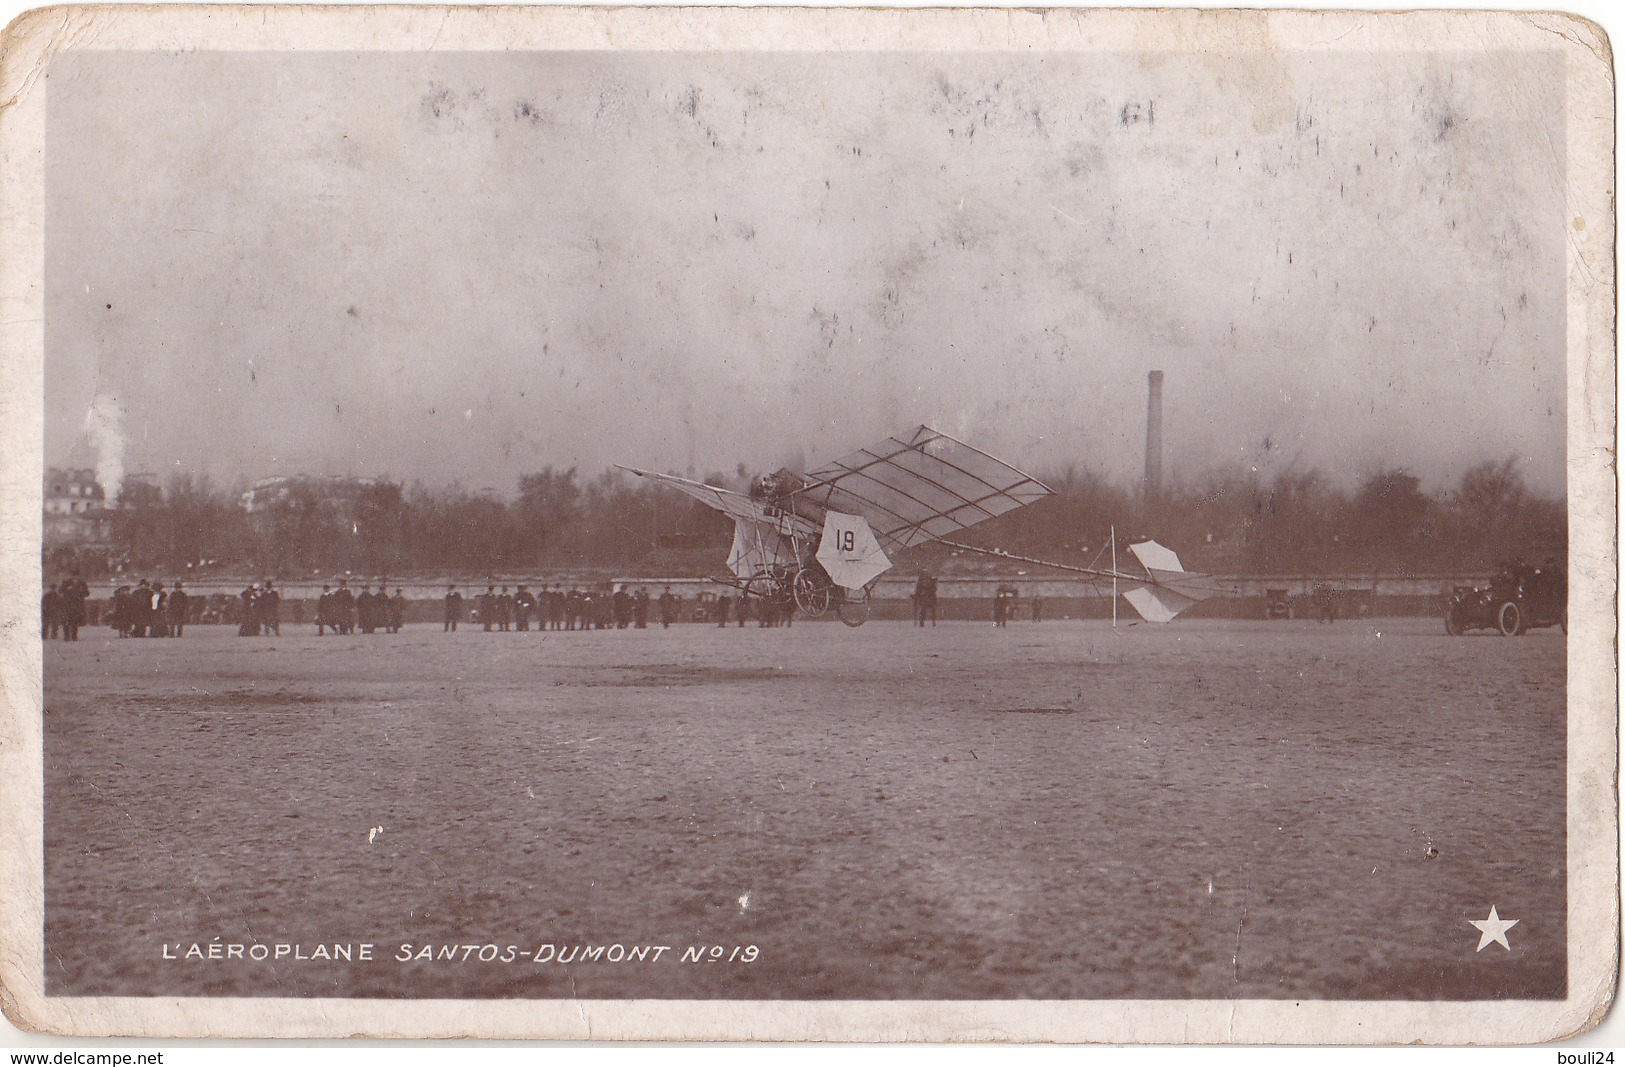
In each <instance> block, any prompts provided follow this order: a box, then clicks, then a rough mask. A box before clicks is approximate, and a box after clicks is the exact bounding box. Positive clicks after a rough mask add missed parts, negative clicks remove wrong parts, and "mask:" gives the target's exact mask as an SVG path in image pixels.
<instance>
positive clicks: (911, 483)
mask: <svg viewBox="0 0 1625 1067" xmlns="http://www.w3.org/2000/svg"><path fill="white" fill-rule="evenodd" d="M1052 492H1053V490H1052V489H1050V487H1049V486H1047V485H1045V484H1044V483H1043V482H1040V481H1039V480H1038V479H1036V478H1033V477H1032V476H1030V475H1028V474H1024V473H1022V472H1021V471H1019V470H1017V469H1016V468H1014V467H1012V466H1010V465H1009V464H1007V463H1005V462H1003V461H1002V460H998V459H994V458H993V457H992V456H990V455H988V454H987V453H986V452H982V451H980V450H978V449H975V448H972V447H971V446H970V445H967V444H965V443H964V442H963V441H956V440H955V439H954V438H952V437H949V436H948V435H947V434H945V433H939V432H938V431H936V430H933V429H931V428H930V427H929V426H920V427H917V428H915V429H914V430H911V431H910V432H908V433H905V434H899V435H898V436H896V437H888V438H886V440H884V441H882V442H880V443H879V444H876V445H871V446H870V447H868V448H863V449H859V450H858V451H856V452H854V453H852V454H851V455H849V456H843V457H842V458H841V459H838V460H836V461H835V462H833V463H829V464H826V465H825V466H823V467H820V468H818V469H817V470H815V471H812V472H811V473H809V474H808V475H807V476H806V486H805V487H804V488H803V489H800V490H798V491H797V493H796V494H795V495H796V496H797V497H798V498H799V499H804V500H808V501H811V502H812V503H814V504H817V505H819V506H820V507H822V508H825V509H827V510H830V511H838V512H844V513H846V514H851V515H861V516H863V517H864V518H865V519H866V520H868V523H869V526H870V528H871V529H872V530H873V531H874V534H875V538H876V539H877V540H878V541H879V542H880V544H881V546H882V547H883V548H885V549H887V550H888V551H889V550H892V549H898V548H908V547H910V546H911V545H917V544H921V543H923V542H926V541H935V540H938V539H940V538H943V537H947V536H950V535H952V534H954V533H957V532H958V531H960V530H963V529H965V528H966V527H967V526H974V525H976V524H977V523H979V522H982V521H983V520H985V519H991V518H993V517H994V516H995V515H1002V514H1004V513H1005V512H1007V511H1013V510H1015V509H1016V508H1019V507H1025V506H1026V505H1028V504H1031V503H1034V502H1036V501H1038V500H1042V499H1043V498H1044V497H1046V496H1049V495H1051V493H1052Z"/></svg>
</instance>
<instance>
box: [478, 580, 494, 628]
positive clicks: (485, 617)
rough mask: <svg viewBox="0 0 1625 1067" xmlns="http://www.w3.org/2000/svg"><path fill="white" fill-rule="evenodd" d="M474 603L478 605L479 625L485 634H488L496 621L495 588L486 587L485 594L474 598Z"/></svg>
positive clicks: (492, 586)
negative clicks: (482, 627) (483, 628)
mask: <svg viewBox="0 0 1625 1067" xmlns="http://www.w3.org/2000/svg"><path fill="white" fill-rule="evenodd" d="M475 603H476V604H477V605H478V610H479V613H480V623H481V624H482V625H483V626H484V627H485V632H486V633H490V632H491V627H492V626H493V625H495V623H496V621H497V619H496V615H497V587H496V586H494V585H488V586H486V587H485V592H483V593H481V594H480V595H479V596H478V597H476V598H475Z"/></svg>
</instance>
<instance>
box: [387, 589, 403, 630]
mask: <svg viewBox="0 0 1625 1067" xmlns="http://www.w3.org/2000/svg"><path fill="white" fill-rule="evenodd" d="M405 625H406V591H405V590H404V589H396V590H395V595H394V596H393V597H390V599H389V632H390V633H392V634H398V633H400V632H401V627H402V626H405Z"/></svg>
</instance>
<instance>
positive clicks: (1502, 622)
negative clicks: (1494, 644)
mask: <svg viewBox="0 0 1625 1067" xmlns="http://www.w3.org/2000/svg"><path fill="white" fill-rule="evenodd" d="M1495 625H1496V628H1497V629H1498V630H1500V631H1501V636H1502V637H1516V636H1518V635H1519V634H1521V633H1523V631H1524V625H1523V609H1521V608H1520V607H1518V602H1517V601H1515V600H1508V601H1507V602H1506V603H1505V604H1502V605H1501V610H1500V611H1498V612H1496V613H1495Z"/></svg>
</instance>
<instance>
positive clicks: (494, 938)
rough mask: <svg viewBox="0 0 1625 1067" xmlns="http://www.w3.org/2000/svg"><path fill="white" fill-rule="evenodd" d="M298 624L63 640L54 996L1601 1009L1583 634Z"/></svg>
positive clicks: (50, 729)
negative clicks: (1583, 863)
mask: <svg viewBox="0 0 1625 1067" xmlns="http://www.w3.org/2000/svg"><path fill="white" fill-rule="evenodd" d="M284 629H285V631H289V632H286V633H285V635H284V636H283V637H281V638H267V639H243V638H238V637H236V636H235V631H232V630H228V629H227V628H224V627H212V628H211V627H196V628H193V629H192V630H191V631H189V632H188V634H187V636H186V637H185V638H184V639H181V640H169V641H155V640H124V641H121V640H118V639H116V638H115V637H113V636H112V635H111V634H110V633H109V631H107V630H105V629H97V630H92V631H87V632H86V637H85V639H84V640H82V641H81V642H80V643H79V644H77V645H63V644H59V643H55V642H52V643H50V644H49V646H48V647H47V648H46V678H45V699H46V719H45V738H46V751H45V780H46V802H47V803H46V827H45V831H46V832H45V837H46V905H47V925H46V950H47V953H46V955H47V964H46V974H47V981H48V990H49V992H51V993H53V994H58V995H93V994H171V995H194V994H209V995H232V996H270V995H277V996H290V995H291V996H436V997H548V998H552V997H566V996H580V997H662V998H685V997H747V998H843V999H844V998H1118V997H1146V998H1159V997H1204V998H1227V997H1267V998H1289V999H1328V998H1406V997H1457V998H1479V997H1520V998H1526V997H1560V996H1562V995H1563V993H1564V974H1565V969H1564V967H1565V963H1564V943H1565V905H1564V892H1565V823H1564V739H1565V705H1564V651H1565V642H1564V638H1563V636H1562V635H1561V634H1560V633H1559V632H1557V631H1555V630H1550V631H1538V632H1534V633H1531V634H1529V635H1527V636H1525V637H1522V638H1517V639H1505V638H1500V637H1492V636H1488V635H1485V636H1469V637H1465V638H1449V637H1447V636H1445V634H1444V633H1443V627H1442V625H1441V624H1440V623H1438V622H1437V621H1435V620H1426V619H1407V620H1377V621H1367V622H1344V623H1339V624H1337V625H1336V626H1334V627H1317V626H1316V625H1315V624H1313V623H1303V622H1290V623H1262V622H1259V623H1244V622H1204V621H1184V622H1178V623H1175V624H1173V625H1172V626H1168V627H1160V628H1159V627H1151V626H1144V625H1141V626H1134V627H1129V628H1125V629H1123V630H1119V631H1117V632H1113V631H1112V630H1111V629H1110V627H1109V626H1108V625H1106V624H1100V623H1078V622H1072V623H1064V622H1056V623H1048V622H1046V623H1042V624H1031V623H1028V624H1021V625H1013V626H1011V627H1010V628H1008V629H1004V630H995V629H994V628H993V627H992V626H991V625H989V624H972V623H955V624H946V625H943V626H941V627H938V628H936V629H934V630H931V629H928V630H918V629H915V628H913V627H911V626H908V625H904V624H900V623H889V622H876V623H871V624H870V625H868V626H865V627H863V628H861V629H857V630H851V629H847V628H845V627H842V626H839V625H821V624H807V623H802V624H799V625H797V626H796V627H795V628H794V629H791V630H782V629H779V630H759V629H756V628H754V626H752V627H750V628H747V629H744V630H740V629H736V628H730V629H729V630H727V631H726V632H721V631H718V630H717V629H715V628H713V627H709V626H680V627H674V628H672V629H671V630H665V631H663V630H659V629H653V630H646V631H635V630H634V631H624V632H617V631H603V632H591V633H572V634H548V635H539V634H536V633H528V634H518V633H513V634H485V633H482V632H478V631H476V630H466V629H465V630H464V632H462V633H459V634H457V635H455V636H443V635H442V634H441V633H440V632H439V627H437V626H434V627H431V626H416V627H410V628H408V629H407V630H406V631H405V632H404V633H402V634H400V635H397V636H393V637H392V636H388V635H383V634H380V635H376V636H372V637H363V636H356V637H350V638H337V637H326V638H321V639H318V638H316V637H315V636H314V635H313V634H310V633H309V632H308V631H307V630H306V629H305V628H303V627H301V628H300V630H301V632H300V633H298V634H297V635H295V634H293V633H292V632H291V628H289V627H285V628H284ZM380 827H381V828H382V829H381V830H380V829H377V828H380ZM1492 904H1493V905H1495V906H1496V907H1497V908H1498V910H1499V914H1500V916H1501V917H1502V918H1515V919H1518V920H1519V923H1518V925H1517V926H1516V927H1514V928H1512V930H1511V931H1510V932H1509V934H1508V935H1507V936H1508V939H1509V942H1510V944H1511V946H1512V948H1511V951H1510V952H1508V951H1506V950H1504V949H1502V948H1501V946H1500V945H1498V944H1492V945H1490V946H1489V947H1488V948H1486V949H1485V950H1484V951H1482V952H1476V951H1475V948H1476V946H1477V944H1478V931H1477V930H1476V929H1474V928H1473V927H1471V926H1470V925H1469V924H1468V923H1469V920H1472V919H1483V918H1485V917H1486V915H1487V914H1488V912H1489V909H1490V906H1491V905H1492ZM194 943H196V944H197V945H198V946H199V947H198V949H197V950H195V952H193V949H192V946H193V944H194ZM211 943H213V944H215V945H218V946H220V947H219V948H218V949H217V950H216V951H218V952H219V953H220V954H221V955H222V956H229V955H230V954H231V953H232V952H233V950H234V949H235V950H237V951H241V952H243V953H244V958H242V959H231V958H222V959H217V960H210V959H208V958H207V957H208V954H209V952H210V945H211ZM363 943H367V944H371V945H372V946H373V948H372V950H371V952H372V955H373V959H371V960H368V961H363V960H361V959H360V958H359V955H360V953H361V945H362V944H363ZM279 944H281V945H287V946H289V948H288V949H287V953H286V954H285V955H284V956H283V958H281V959H280V960H278V959H276V958H274V953H275V952H276V951H277V950H276V948H275V946H276V945H279ZM296 944H297V945H298V946H299V947H298V948H297V949H296V948H293V947H292V946H294V945H296ZM403 945H409V946H410V948H408V949H404V950H403V948H402V946H403ZM425 945H429V946H432V947H431V951H430V954H431V955H435V954H439V955H440V956H442V957H443V956H444V955H445V952H444V950H443V946H476V947H475V948H473V949H471V950H465V949H463V948H460V947H458V948H454V949H453V954H454V955H455V956H456V958H455V959H445V958H440V959H412V960H409V961H406V962H402V961H401V960H400V959H399V958H398V957H399V956H401V955H403V954H404V955H409V956H416V955H417V954H418V953H419V952H420V951H421V950H422V948H423V946H425ZM487 945H489V946H492V948H490V949H484V950H483V951H484V952H486V953H487V954H490V955H495V956H497V958H496V959H493V960H489V961H484V962H482V961H481V960H480V958H479V957H480V954H481V951H482V949H481V948H480V946H487ZM259 946H263V947H259ZM510 946H512V947H511V948H510ZM617 946H618V948H619V952H620V954H621V958H620V959H619V960H618V961H616V962H611V959H612V958H613V957H614V956H615V953H616V951H617ZM658 946H667V947H668V948H667V950H666V951H665V952H658V953H657V952H655V951H653V949H654V948H655V947H658ZM702 946H703V947H704V953H705V955H706V957H707V958H706V961H705V962H700V963H696V962H693V960H692V952H690V959H689V960H687V961H685V960H683V959H682V954H683V953H685V952H687V951H689V950H691V949H693V948H696V947H702ZM711 946H720V947H721V956H722V958H721V959H719V960H711V959H710V958H709V957H710V956H711V955H712V953H711V951H710V949H711ZM640 947H641V948H642V949H643V955H642V958H641V959H634V958H632V957H633V956H634V955H636V953H637V950H638V949H639V948H640ZM749 947H754V953H752V952H750V951H748V949H749ZM572 948H574V949H575V950H576V951H574V952H571V951H570V950H571V949H572ZM593 948H596V949H598V950H599V951H598V953H597V954H596V955H597V958H596V959H594V960H591V961H587V962H584V958H585V957H587V956H590V955H593V953H591V951H590V950H591V949H593ZM340 949H343V950H346V951H348V952H349V953H350V954H351V955H352V957H353V958H352V960H351V961H350V962H331V961H328V960H323V959H321V958H320V956H321V955H322V954H327V955H332V954H335V953H336V952H338V951H339V950H340ZM256 950H257V951H260V952H270V953H272V954H273V958H271V959H267V960H263V961H257V960H254V959H251V958H248V957H249V953H251V952H253V951H256ZM189 952H192V953H193V958H190V959H189V958H187V955H188V953H189ZM521 953H523V955H521ZM313 954H314V955H316V956H317V957H318V958H316V959H298V958H296V957H297V956H300V955H304V956H310V955H313ZM566 954H568V955H569V956H570V957H571V962H569V963H567V964H566V963H561V962H559V961H560V960H561V959H562V958H564V956H565V955H566ZM166 955H172V956H176V957H179V958H176V959H166V958H165V956H166ZM752 955H754V959H752V960H750V962H746V961H745V957H747V956H752ZM197 956H202V957H203V958H201V959H200V958H196V957H197ZM465 957H466V958H465ZM504 957H508V959H505V958H504ZM539 957H546V958H545V959H544V960H543V962H536V960H537V959H538V958H539Z"/></svg>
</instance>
